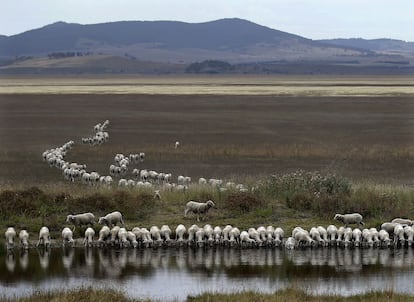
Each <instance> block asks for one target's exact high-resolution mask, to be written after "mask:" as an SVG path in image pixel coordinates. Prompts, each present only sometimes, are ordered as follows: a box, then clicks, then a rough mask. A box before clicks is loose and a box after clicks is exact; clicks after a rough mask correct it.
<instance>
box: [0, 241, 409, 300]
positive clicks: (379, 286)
mask: <svg viewBox="0 0 414 302" xmlns="http://www.w3.org/2000/svg"><path fill="white" fill-rule="evenodd" d="M412 284H414V253H413V249H396V250H389V249H364V250H360V249H353V250H351V249H334V248H332V249H327V248H326V249H306V250H294V251H285V250H279V249H252V250H238V249H217V250H214V249H208V250H204V249H196V250H192V249H157V250H152V249H145V250H136V249H135V250H134V249H130V250H100V249H90V250H85V249H83V248H77V249H68V250H63V249H52V250H50V251H49V252H48V251H38V250H30V251H29V252H28V253H24V254H21V253H20V251H14V253H12V254H5V252H4V251H1V252H0V297H1V296H6V297H12V296H26V295H30V294H31V293H32V292H33V291H36V290H62V289H69V288H78V287H80V286H93V287H97V288H114V289H117V290H122V291H124V292H125V293H126V294H127V295H129V296H131V297H135V298H143V297H145V298H154V299H161V300H170V299H178V300H183V299H185V298H186V297H187V296H188V295H189V294H191V295H195V294H199V293H202V292H205V291H210V292H234V291H241V290H255V291H262V292H274V291H276V290H278V289H281V288H285V287H287V286H295V287H298V288H303V289H305V290H306V291H308V292H311V293H315V294H320V293H324V294H340V295H350V294H358V293H363V292H366V291H370V290H386V289H393V290H394V291H396V292H405V293H406V292H408V293H412V294H414V287H413V286H412Z"/></svg>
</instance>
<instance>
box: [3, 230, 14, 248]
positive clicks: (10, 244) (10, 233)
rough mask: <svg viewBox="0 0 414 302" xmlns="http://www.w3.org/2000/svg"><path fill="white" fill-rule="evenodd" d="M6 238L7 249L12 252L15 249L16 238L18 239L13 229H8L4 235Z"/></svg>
mask: <svg viewBox="0 0 414 302" xmlns="http://www.w3.org/2000/svg"><path fill="white" fill-rule="evenodd" d="M4 235H5V237H6V249H7V250H12V249H13V248H14V237H16V231H15V229H14V228H13V227H8V228H7V230H6V232H5V233H4Z"/></svg>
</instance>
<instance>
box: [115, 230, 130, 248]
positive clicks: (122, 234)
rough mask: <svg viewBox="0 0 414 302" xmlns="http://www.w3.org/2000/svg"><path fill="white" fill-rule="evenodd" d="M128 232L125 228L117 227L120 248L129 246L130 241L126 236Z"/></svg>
mask: <svg viewBox="0 0 414 302" xmlns="http://www.w3.org/2000/svg"><path fill="white" fill-rule="evenodd" d="M127 236H128V232H127V230H126V229H125V228H119V230H118V241H119V247H120V248H128V247H129V246H130V242H129V240H128V238H127Z"/></svg>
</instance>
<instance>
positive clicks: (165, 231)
mask: <svg viewBox="0 0 414 302" xmlns="http://www.w3.org/2000/svg"><path fill="white" fill-rule="evenodd" d="M160 234H161V237H162V238H164V240H165V242H167V243H169V242H170V241H171V229H170V227H169V226H168V225H166V224H164V225H162V226H161V230H160Z"/></svg>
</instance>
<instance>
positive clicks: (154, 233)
mask: <svg viewBox="0 0 414 302" xmlns="http://www.w3.org/2000/svg"><path fill="white" fill-rule="evenodd" d="M150 234H151V238H152V240H153V241H156V242H157V243H158V244H161V243H162V239H161V231H160V229H159V228H158V227H157V226H156V225H153V226H152V227H151V228H150Z"/></svg>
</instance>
